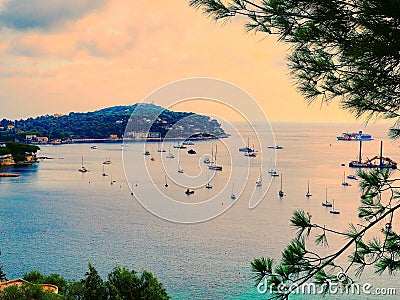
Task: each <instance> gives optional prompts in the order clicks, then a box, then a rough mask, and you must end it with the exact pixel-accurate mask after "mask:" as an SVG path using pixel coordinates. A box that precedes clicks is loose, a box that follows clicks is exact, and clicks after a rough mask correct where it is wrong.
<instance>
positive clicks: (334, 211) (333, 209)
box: [329, 199, 340, 215]
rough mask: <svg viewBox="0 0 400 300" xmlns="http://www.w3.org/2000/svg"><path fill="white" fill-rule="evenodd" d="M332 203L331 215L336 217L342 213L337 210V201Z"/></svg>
mask: <svg viewBox="0 0 400 300" xmlns="http://www.w3.org/2000/svg"><path fill="white" fill-rule="evenodd" d="M332 202H333V205H332V209H331V210H330V211H329V212H330V213H331V214H334V215H338V214H340V211H338V210H336V209H335V199H333V200H332Z"/></svg>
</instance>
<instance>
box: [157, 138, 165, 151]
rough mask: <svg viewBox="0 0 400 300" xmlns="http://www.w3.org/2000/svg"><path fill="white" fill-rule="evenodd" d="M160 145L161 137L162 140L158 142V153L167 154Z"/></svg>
mask: <svg viewBox="0 0 400 300" xmlns="http://www.w3.org/2000/svg"><path fill="white" fill-rule="evenodd" d="M160 144H161V137H160V139H159V140H158V150H157V152H166V151H165V149H163V148H162V147H161V146H160Z"/></svg>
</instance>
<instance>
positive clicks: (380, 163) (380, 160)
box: [379, 141, 383, 168]
mask: <svg viewBox="0 0 400 300" xmlns="http://www.w3.org/2000/svg"><path fill="white" fill-rule="evenodd" d="M382 155H383V141H381V155H380V157H379V168H382V167H383V161H382Z"/></svg>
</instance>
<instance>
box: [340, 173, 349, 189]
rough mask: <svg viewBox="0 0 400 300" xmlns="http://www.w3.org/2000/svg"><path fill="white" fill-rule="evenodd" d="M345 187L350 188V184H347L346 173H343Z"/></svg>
mask: <svg viewBox="0 0 400 300" xmlns="http://www.w3.org/2000/svg"><path fill="white" fill-rule="evenodd" d="M342 185H343V186H349V183H348V182H346V172H343V181H342Z"/></svg>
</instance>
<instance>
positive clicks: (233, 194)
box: [231, 183, 236, 200]
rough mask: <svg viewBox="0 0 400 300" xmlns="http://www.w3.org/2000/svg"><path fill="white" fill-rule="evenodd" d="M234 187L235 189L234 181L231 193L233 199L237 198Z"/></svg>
mask: <svg viewBox="0 0 400 300" xmlns="http://www.w3.org/2000/svg"><path fill="white" fill-rule="evenodd" d="M234 189H235V184H234V183H233V184H232V193H231V199H232V200H235V199H236V195H235V193H234Z"/></svg>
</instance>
